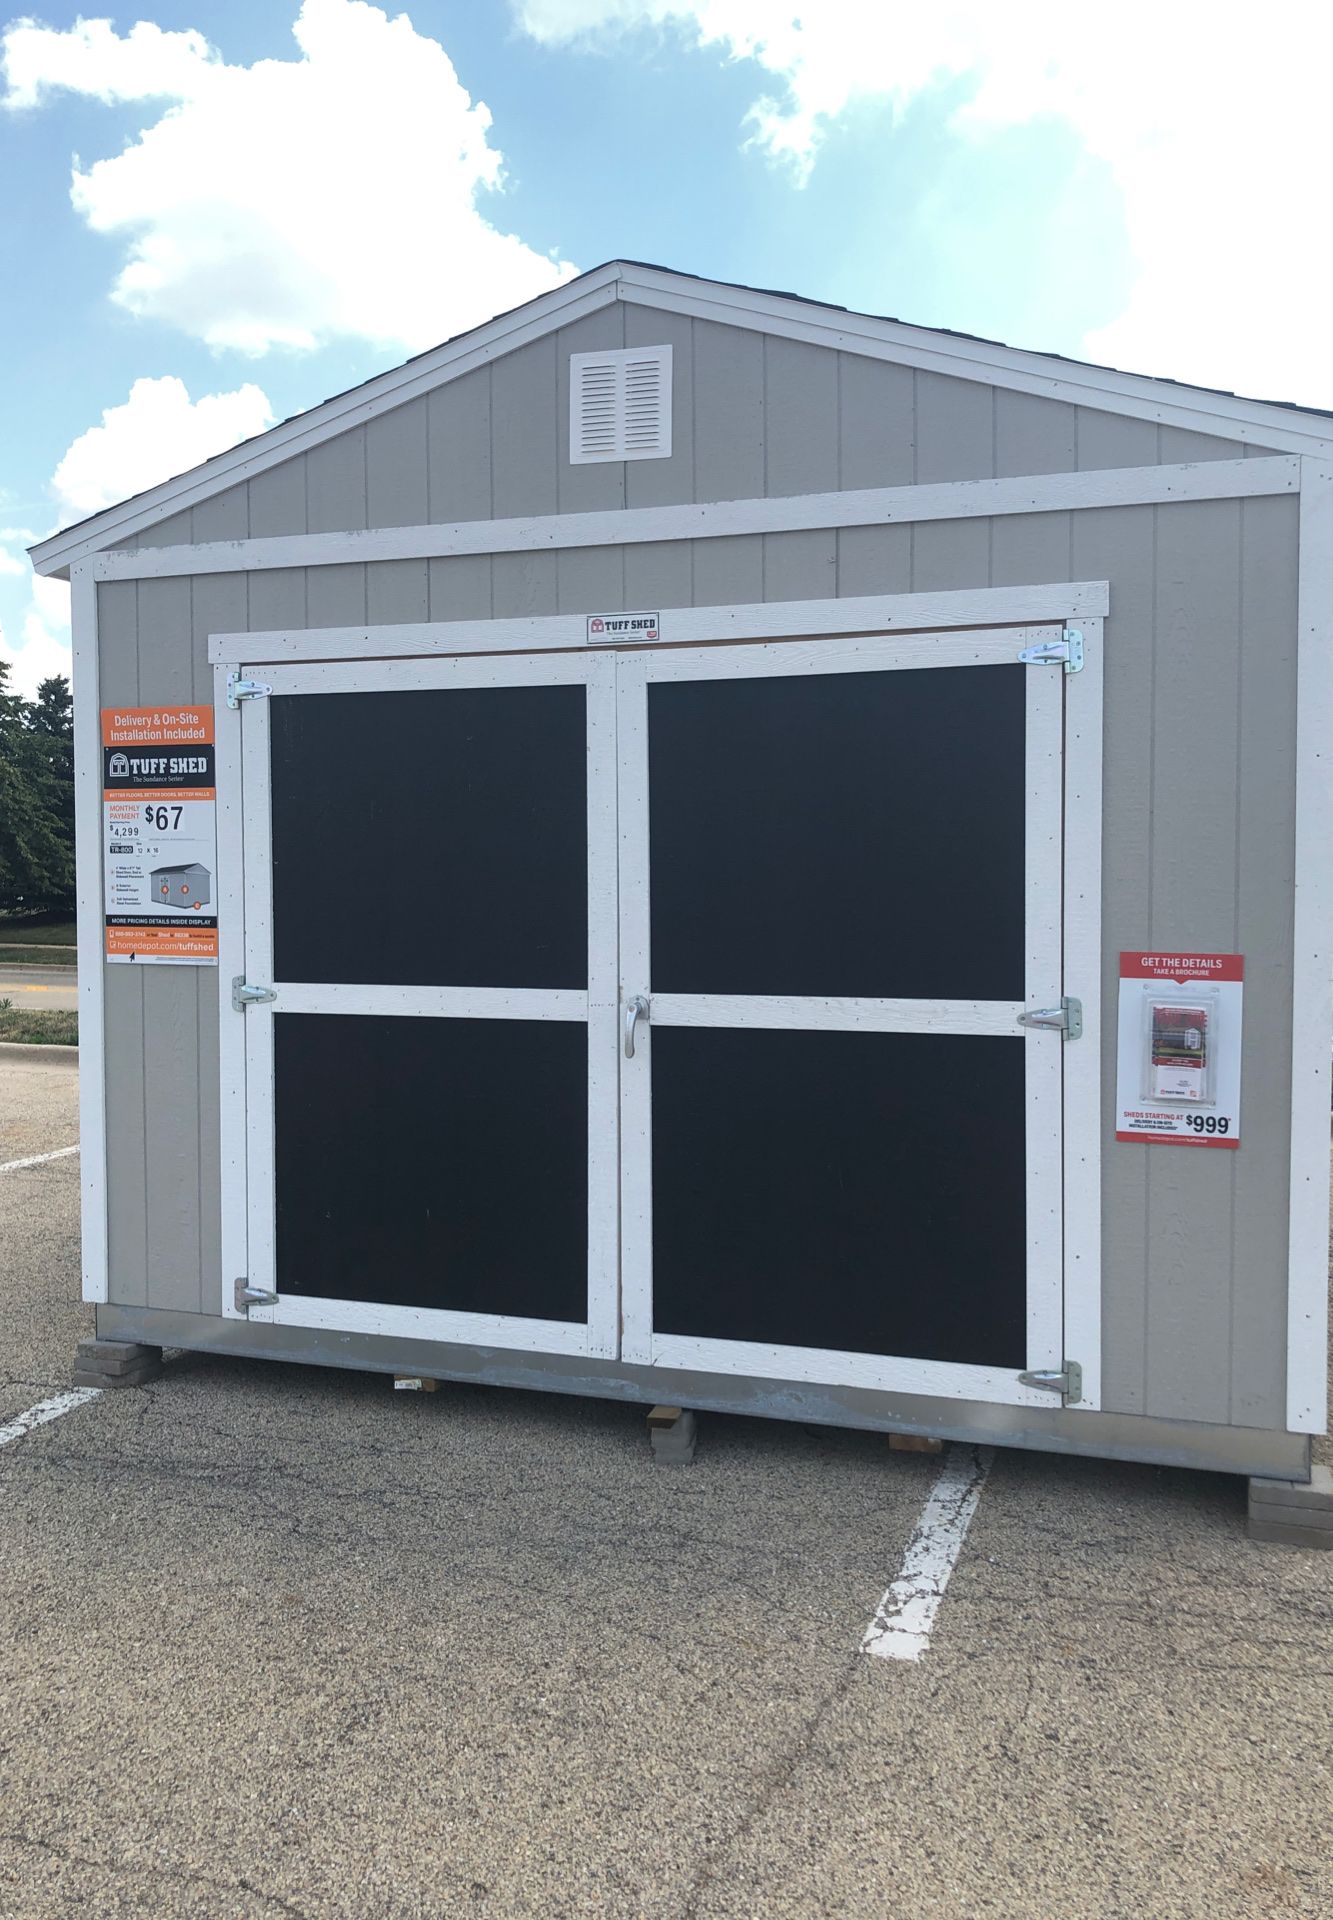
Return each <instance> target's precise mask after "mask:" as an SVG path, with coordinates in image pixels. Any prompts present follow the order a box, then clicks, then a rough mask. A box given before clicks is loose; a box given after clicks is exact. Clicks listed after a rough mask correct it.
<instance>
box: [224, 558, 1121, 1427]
mask: <svg viewBox="0 0 1333 1920" xmlns="http://www.w3.org/2000/svg"><path fill="white" fill-rule="evenodd" d="M1107 605H1108V588H1107V585H1106V583H1105V582H1104V581H1096V582H1075V583H1073V584H1066V585H1049V586H1037V587H1033V586H1027V587H994V588H982V589H960V590H956V591H950V592H939V593H924V594H896V595H866V596H862V597H859V598H858V597H850V598H846V599H841V600H836V601H828V602H824V601H819V602H812V601H779V602H773V603H767V604H765V605H763V606H761V607H760V606H756V607H746V608H743V609H740V610H739V611H740V612H741V613H742V614H743V615H744V616H745V619H744V620H742V621H740V622H738V621H737V620H736V617H735V616H736V614H737V611H738V610H737V609H735V608H733V607H725V606H724V607H716V608H707V607H696V608H692V609H689V610H688V623H686V622H682V625H685V624H688V627H689V630H690V634H691V637H692V638H713V639H716V640H721V641H724V642H730V643H732V644H733V645H752V644H771V643H772V641H773V640H774V639H776V637H778V636H783V635H788V636H791V639H792V642H793V643H795V644H801V645H812V646H817V647H821V648H822V647H828V646H835V645H837V644H839V643H840V641H841V640H843V639H845V636H847V635H849V634H850V635H855V634H858V633H859V634H866V633H870V634H875V633H881V634H882V633H884V632H885V631H897V632H900V633H911V634H913V635H914V636H916V637H917V638H918V639H920V640H921V641H923V642H933V643H936V644H939V643H941V642H944V641H946V640H952V639H954V638H955V637H957V635H958V634H959V633H960V632H961V631H963V630H965V629H975V627H976V626H977V623H978V622H980V623H983V625H984V627H985V629H986V634H985V637H986V639H987V640H989V641H994V642H997V643H998V642H999V641H1000V640H1001V639H1003V641H1004V642H1005V643H1006V645H1007V646H1008V648H1010V649H1012V652H1010V653H1009V655H1008V656H1007V657H1010V658H1012V657H1013V654H1014V653H1016V652H1017V651H1019V650H1020V649H1022V648H1025V647H1027V646H1030V645H1033V644H1034V643H1035V641H1036V638H1037V636H1038V634H1039V633H1040V632H1041V628H1039V627H1037V626H1034V625H1032V624H1030V623H1032V622H1050V621H1057V622H1062V621H1073V622H1076V623H1077V625H1078V627H1079V629H1080V631H1081V632H1082V634H1083V637H1084V660H1085V664H1084V668H1083V671H1082V672H1080V673H1077V674H1074V675H1070V676H1065V675H1062V674H1060V672H1059V670H1058V669H1057V668H1050V667H1034V668H1033V669H1032V672H1033V674H1034V675H1040V676H1046V675H1048V674H1049V675H1051V676H1052V677H1053V678H1056V679H1057V680H1060V681H1062V682H1063V689H1064V703H1065V753H1064V784H1065V793H1064V856H1063V858H1064V876H1063V936H1064V975H1063V979H1064V990H1065V992H1067V993H1069V994H1072V995H1076V996H1078V997H1079V998H1080V999H1081V1000H1082V1002H1083V1011H1084V1026H1085V1033H1084V1037H1083V1039H1082V1040H1081V1041H1077V1042H1072V1043H1068V1044H1066V1043H1063V1042H1060V1043H1059V1046H1060V1048H1061V1053H1060V1064H1061V1069H1062V1075H1063V1084H1064V1175H1065V1190H1064V1269H1065V1285H1064V1353H1065V1356H1067V1357H1068V1358H1070V1359H1074V1360H1077V1361H1078V1362H1079V1363H1080V1365H1081V1366H1082V1370H1083V1395H1082V1399H1081V1401H1079V1403H1078V1407H1077V1410H1078V1411H1094V1410H1096V1409H1097V1408H1098V1407H1100V1405H1101V1140H1102V1116H1101V1077H1102V1076H1101V1048H1100V1044H1099V1035H1100V1025H1101V998H1102V994H1101V970H1102V955H1101V834H1102V639H1103V617H1102V616H1103V615H1104V614H1105V612H1106V610H1107ZM585 624H586V623H585V622H584V621H583V619H582V617H580V618H578V619H577V620H576V619H573V618H571V617H568V616H550V617H547V618H544V619H534V620H531V621H529V622H524V623H515V622H506V621H484V620H483V621H476V622H466V623H464V622H459V623H454V624H453V625H448V624H445V625H444V626H428V627H427V628H425V629H422V630H421V631H420V633H418V630H417V629H415V628H410V627H404V626H402V625H378V626H369V627H360V628H355V629H348V630H347V631H346V632H345V633H342V632H339V633H338V634H336V635H330V634H329V633H328V632H326V631H319V632H312V633H299V632H295V631H293V632H292V633H290V634H288V633H283V634H281V635H241V634H228V635H214V636H212V637H211V639H210V642H209V655H210V659H212V661H213V662H214V664H215V667H216V673H215V685H216V718H217V769H218V771H217V779H218V803H219V804H218V868H219V876H218V877H219V926H220V934H219V939H220V954H221V964H220V968H219V975H220V985H221V988H222V991H221V994H220V1056H221V1057H220V1084H221V1099H222V1115H221V1146H222V1169H223V1217H222V1256H223V1298H222V1302H221V1310H222V1312H223V1314H224V1315H225V1316H226V1317H228V1318H239V1317H242V1316H241V1314H240V1312H239V1311H238V1309H237V1308H236V1307H235V1305H234V1302H233V1297H232V1290H233V1286H234V1282H235V1280H236V1278H237V1277H239V1276H242V1275H247V1274H248V1273H249V1246H248V1223H247V1193H246V1188H247V1177H246V1176H247V1164H246V1163H247V1158H248V1152H247V1148H248V1135H247V1121H246V1099H247V1088H246V1077H247V1076H246V1047H245V1031H246V1024H247V1023H248V1022H250V1021H252V1020H254V1019H255V1016H256V1013H261V1014H262V1009H256V1008H251V1009H250V1010H249V1012H247V1013H246V1014H245V1015H238V1014H236V1013H234V1012H233V1011H232V1009H231V1005H230V998H229V982H230V980H231V978H232V976H233V975H237V974H239V975H245V974H246V971H247V969H246V959H247V954H246V943H245V938H244V920H243V886H242V876H243V871H244V853H245V848H244V834H243V821H242V817H241V806H240V791H241V779H240V763H241V736H242V725H243V720H244V719H245V718H247V717H248V714H249V713H251V712H253V711H254V710H255V709H253V708H243V709H242V710H241V711H239V712H238V711H233V710H229V709H228V708H227V706H226V704H225V693H226V678H227V674H228V672H229V671H241V670H243V669H244V665H245V663H249V664H251V665H252V666H253V665H255V664H259V663H263V664H262V666H261V677H262V678H264V679H265V680H267V681H269V682H270V683H272V684H277V682H276V675H277V674H278V673H279V672H281V671H282V668H283V666H285V664H286V663H287V662H288V661H292V662H295V661H301V660H304V661H306V662H328V661H329V659H330V657H331V656H333V657H334V658H335V660H336V661H337V662H338V664H335V665H331V666H330V665H326V664H317V665H309V666H307V667H306V668H305V669H303V671H304V672H305V673H307V674H309V675H310V676H311V677H310V678H309V680H308V681H307V682H306V684H308V685H310V686H311V687H315V686H322V687H324V688H326V689H327V690H332V689H333V687H334V686H335V685H336V684H338V683H337V680H336V678H328V677H326V676H337V675H338V674H339V673H340V672H346V671H348V669H347V668H346V667H344V666H343V665H342V664H341V663H342V662H344V661H351V660H357V661H360V662H361V663H363V664H362V665H361V666H360V667H352V668H351V672H352V673H353V674H354V675H355V676H356V683H357V684H358V685H362V684H366V680H365V671H366V668H365V664H364V663H367V662H373V663H375V666H374V671H375V672H376V674H377V675H379V674H384V675H385V676H386V677H385V678H384V679H378V678H377V680H376V684H378V685H405V684H425V683H424V682H422V681H412V680H410V679H409V678H407V677H406V676H409V675H411V674H412V673H413V672H414V671H416V670H417V669H418V668H419V667H420V665H421V664H422V662H421V660H419V659H416V658H404V656H412V655H421V656H424V657H425V658H426V660H428V661H430V662H431V663H432V664H434V665H438V666H442V667H446V668H448V669H456V668H459V667H463V666H468V665H474V666H483V667H485V668H486V669H488V670H494V671H495V674H496V678H495V679H494V680H493V681H491V682H490V684H502V683H503V682H502V681H501V679H500V677H499V675H500V672H501V670H502V669H504V668H517V669H518V670H519V671H520V672H521V671H523V670H524V662H523V661H521V660H519V659H516V658H515V656H514V654H513V653H509V654H508V655H507V657H506V655H505V654H504V653H500V654H498V655H490V657H487V658H480V659H479V658H478V656H479V655H482V656H485V655H487V654H488V650H489V649H490V648H491V647H492V646H495V645H497V643H498V646H499V647H501V648H505V649H507V648H511V647H517V646H522V645H524V644H526V646H527V647H528V648H530V649H538V648H541V649H547V648H549V649H553V650H554V649H570V650H571V651H570V652H569V653H567V654H565V655H564V656H563V657H565V658H567V659H570V660H574V659H582V660H586V659H588V658H590V657H595V658H598V659H601V660H603V661H605V662H606V664H607V667H609V668H610V669H611V671H612V672H614V668H615V661H616V658H617V654H616V653H614V652H612V651H611V650H607V651H605V652H601V651H599V652H597V653H596V654H595V655H593V656H590V655H589V654H588V653H587V652H586V651H585V650H584V649H585V645H586V641H585V634H584V631H583V629H584V626H585ZM518 625H522V626H523V628H524V632H523V636H522V638H520V636H519V635H518V634H517V633H511V631H510V629H511V627H516V626H518ZM492 635H494V639H493V638H492ZM765 635H767V636H769V640H768V641H765V639H764V636H765ZM682 637H683V636H682ZM334 641H336V645H335V644H334ZM574 650H577V651H574ZM664 651H665V652H674V651H675V649H674V648H666V649H664ZM544 657H545V660H546V661H548V662H553V660H554V658H557V657H561V656H559V655H556V654H554V652H552V653H546V654H545V656H544ZM619 657H620V658H628V657H630V655H629V653H628V652H625V653H621V654H620V655H619ZM280 660H281V664H279V662H280ZM269 662H272V664H271V665H270V664H268V663H269ZM442 683H443V684H448V682H447V681H444V682H442ZM430 684H436V683H435V682H434V681H432V682H430ZM457 684H463V683H461V682H458V683H457ZM467 684H475V683H473V682H468V683H467ZM602 705H603V703H602V702H599V703H598V710H599V711H601V710H602ZM590 720H591V708H590ZM608 724H610V725H611V726H612V727H613V726H614V719H612V720H611V721H610V722H609V723H608ZM591 737H592V736H591V732H590V738H591ZM591 878H592V876H591V872H590V883H591ZM609 883H610V889H611V892H610V895H609V899H610V905H611V909H612V910H614V888H615V870H614V867H613V868H612V869H611V873H610V877H609ZM591 911H592V895H591V892H590V912H591ZM605 984H606V983H605V982H603V981H601V980H597V981H596V982H595V986H594V991H593V992H592V993H590V996H589V1044H590V1057H591V1054H592V1052H594V1051H596V1052H598V1053H599V1057H600V1055H601V1053H603V1052H604V1051H605V1050H606V1048H614V1049H615V1051H614V1053H613V1055H612V1057H613V1059H614V1060H615V1061H616V1063H617V1064H616V1071H617V1072H618V1070H619V1047H618V1041H619V1002H618V995H617V992H616V983H615V982H614V981H613V982H612V983H611V987H610V998H609V1000H608V1001H607V1002H606V1004H603V1001H602V996H603V992H604V990H605ZM594 1001H595V1002H596V1004H593V1003H594ZM594 1026H595V1027H596V1030H597V1033H598V1034H599V1035H602V1036H603V1039H602V1040H599V1041H598V1042H597V1045H596V1046H594V1039H593V1033H594ZM1052 1038H1054V1036H1052ZM649 1045H651V1041H649ZM336 1305H337V1310H338V1316H339V1324H340V1325H346V1323H347V1312H346V1309H345V1308H344V1305H343V1303H341V1302H339V1303H336ZM248 1317H250V1318H255V1319H260V1318H263V1317H265V1310H264V1309H262V1308H251V1309H250V1313H249V1316H248ZM459 1318H460V1319H462V1318H463V1316H459ZM469 1318H470V1319H475V1318H476V1316H470V1317H469ZM416 1331H417V1332H418V1334H419V1337H439V1338H442V1339H446V1340H452V1341H455V1342H461V1343H463V1344H476V1343H478V1342H481V1343H483V1344H487V1345H501V1344H504V1342H502V1341H501V1340H500V1339H498V1338H497V1337H496V1336H495V1335H494V1333H490V1334H485V1335H483V1333H482V1332H481V1330H480V1329H479V1328H468V1329H464V1328H462V1327H460V1328H459V1331H458V1332H456V1333H441V1334H439V1335H435V1334H433V1333H428V1332H427V1331H426V1330H425V1329H421V1328H419V1329H416ZM615 1333H616V1330H615V1329H613V1330H610V1332H608V1331H607V1330H605V1329H603V1330H602V1334H601V1336H600V1338H599V1351H603V1352H607V1353H614V1352H615V1351H616V1345H617V1342H616V1338H615ZM626 1357H628V1356H626ZM1012 1397H1013V1398H1015V1399H1017V1400H1020V1401H1022V1402H1023V1403H1026V1404H1031V1405H1034V1406H1037V1405H1039V1406H1046V1407H1049V1406H1050V1405H1051V1404H1052V1400H1051V1396H1050V1395H1049V1394H1042V1393H1040V1392H1036V1391H1033V1392H1031V1393H1029V1392H1028V1391H1027V1390H1021V1391H1020V1393H1018V1394H1017V1395H1014V1396H1012Z"/></svg>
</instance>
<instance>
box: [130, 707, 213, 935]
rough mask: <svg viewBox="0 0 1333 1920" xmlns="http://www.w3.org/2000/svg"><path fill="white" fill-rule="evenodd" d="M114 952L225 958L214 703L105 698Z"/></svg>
mask: <svg viewBox="0 0 1333 1920" xmlns="http://www.w3.org/2000/svg"><path fill="white" fill-rule="evenodd" d="M102 824H103V835H102V861H103V910H104V913H105V916H106V957H107V959H108V960H121V961H126V962H131V963H139V962H143V961H154V962H157V963H159V964H161V963H163V962H165V963H168V964H170V965H174V966H216V965H217V958H218V921H217V907H216V897H217V881H216V871H217V788H216V785H215V773H214V763H213V709H212V707H196V706H163V707H103V709H102Z"/></svg>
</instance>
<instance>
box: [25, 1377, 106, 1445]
mask: <svg viewBox="0 0 1333 1920" xmlns="http://www.w3.org/2000/svg"><path fill="white" fill-rule="evenodd" d="M101 1393H102V1388H101V1387H71V1388H70V1390H69V1392H68V1393H55V1394H52V1396H51V1398H50V1399H49V1400H39V1401H38V1403H37V1405H36V1406H35V1407H29V1408H28V1411H27V1412H26V1413H21V1414H20V1415H19V1416H18V1418H17V1419H16V1420H11V1421H10V1422H9V1424H8V1426H4V1427H0V1447H7V1446H8V1445H9V1443H10V1441H11V1440H21V1439H22V1438H23V1436H24V1434H25V1433H31V1432H32V1430H33V1428H34V1427H44V1426H45V1425H46V1423H47V1421H48V1420H58V1419H59V1418H60V1416H61V1414H62V1413H73V1411H74V1409H75V1407H81V1406H84V1405H85V1404H86V1403H87V1402H88V1401H89V1400H96V1399H98V1398H99V1397H100V1396H101Z"/></svg>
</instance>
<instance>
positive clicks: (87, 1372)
mask: <svg viewBox="0 0 1333 1920" xmlns="http://www.w3.org/2000/svg"><path fill="white" fill-rule="evenodd" d="M161 1371H162V1349H161V1347H145V1346H142V1345H140V1343H139V1342H138V1341H137V1340H80V1342H79V1347H78V1352H77V1354H76V1355H75V1358H74V1375H73V1383H74V1385H75V1386H76V1387H103V1388H106V1387H141V1386H143V1385H144V1383H145V1381H148V1380H153V1379H155V1378H156V1377H157V1375H158V1374H159V1373H161Z"/></svg>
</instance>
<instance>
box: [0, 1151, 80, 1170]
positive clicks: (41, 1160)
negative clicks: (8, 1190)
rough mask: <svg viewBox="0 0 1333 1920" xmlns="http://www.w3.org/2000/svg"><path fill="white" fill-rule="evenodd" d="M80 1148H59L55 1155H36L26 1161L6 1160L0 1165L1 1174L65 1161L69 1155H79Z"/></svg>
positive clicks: (30, 1156)
mask: <svg viewBox="0 0 1333 1920" xmlns="http://www.w3.org/2000/svg"><path fill="white" fill-rule="evenodd" d="M78 1150H79V1149H78V1147H77V1146H73V1147H57V1148H56V1150H55V1152H54V1153H34V1154H31V1155H29V1157H28V1158H27V1159H26V1160H6V1161H5V1162H4V1163H3V1165H0V1173H17V1172H18V1170H19V1168H20V1167H42V1166H45V1165H46V1162H47V1161H48V1160H63V1159H64V1158H65V1155H66V1154H67V1153H77V1152H78Z"/></svg>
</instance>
